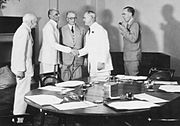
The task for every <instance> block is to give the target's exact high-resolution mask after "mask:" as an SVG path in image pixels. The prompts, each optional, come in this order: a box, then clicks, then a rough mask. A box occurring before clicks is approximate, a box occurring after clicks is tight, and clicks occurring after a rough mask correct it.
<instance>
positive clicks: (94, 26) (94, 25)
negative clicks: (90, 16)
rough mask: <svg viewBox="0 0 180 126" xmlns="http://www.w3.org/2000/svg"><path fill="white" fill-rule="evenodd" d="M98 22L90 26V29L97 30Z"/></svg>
mask: <svg viewBox="0 0 180 126" xmlns="http://www.w3.org/2000/svg"><path fill="white" fill-rule="evenodd" d="M96 25H97V22H94V23H93V24H92V25H91V26H89V28H90V29H91V30H92V29H94V28H96Z"/></svg>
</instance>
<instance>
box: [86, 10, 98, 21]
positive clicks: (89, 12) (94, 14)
mask: <svg viewBox="0 0 180 126" xmlns="http://www.w3.org/2000/svg"><path fill="white" fill-rule="evenodd" d="M86 13H87V14H88V15H90V16H91V17H92V18H93V20H94V21H95V20H96V13H95V12H94V11H91V10H88V11H86Z"/></svg>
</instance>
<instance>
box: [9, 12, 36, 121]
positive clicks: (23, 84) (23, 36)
mask: <svg viewBox="0 0 180 126" xmlns="http://www.w3.org/2000/svg"><path fill="white" fill-rule="evenodd" d="M36 25H37V17H36V16H35V15H33V14H25V15H24V16H23V23H22V25H21V26H20V27H19V28H18V29H17V30H16V32H15V34H14V37H13V47H12V55H11V70H12V72H13V73H14V74H15V75H16V81H17V85H16V89H15V98H14V109H13V114H14V115H17V114H24V113H25V112H26V107H27V104H26V103H25V101H24V95H25V94H26V93H27V92H29V91H30V84H31V77H32V76H33V74H34V72H33V66H32V51H33V50H32V47H33V38H32V35H31V29H32V28H35V26H36ZM18 121H23V120H22V119H21V120H18Z"/></svg>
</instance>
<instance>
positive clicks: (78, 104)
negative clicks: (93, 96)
mask: <svg viewBox="0 0 180 126" xmlns="http://www.w3.org/2000/svg"><path fill="white" fill-rule="evenodd" d="M52 106H53V107H55V108H57V109H58V110H71V109H80V108H88V107H94V106H97V105H96V104H94V103H92V102H89V101H77V102H68V103H62V104H58V105H52Z"/></svg>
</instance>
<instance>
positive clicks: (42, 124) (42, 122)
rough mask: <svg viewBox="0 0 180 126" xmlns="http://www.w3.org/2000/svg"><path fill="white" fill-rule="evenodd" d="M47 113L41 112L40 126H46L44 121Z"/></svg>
mask: <svg viewBox="0 0 180 126" xmlns="http://www.w3.org/2000/svg"><path fill="white" fill-rule="evenodd" d="M45 114H46V113H45V112H44V111H43V110H40V118H41V119H40V120H41V121H40V126H44V121H45Z"/></svg>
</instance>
